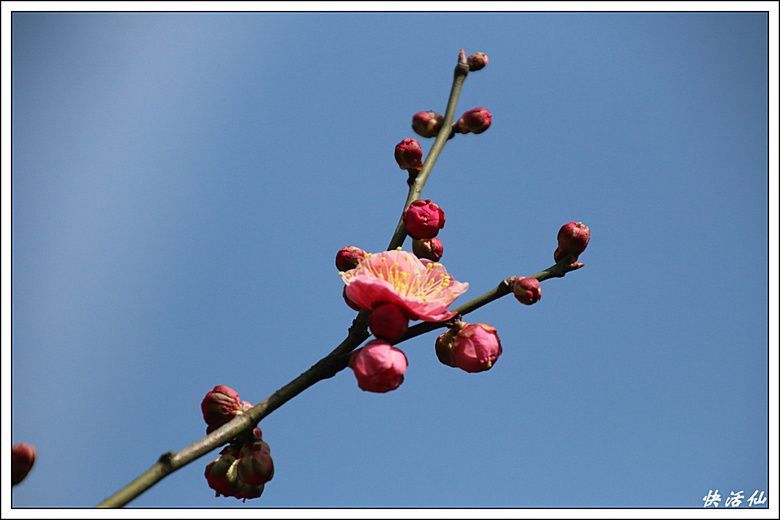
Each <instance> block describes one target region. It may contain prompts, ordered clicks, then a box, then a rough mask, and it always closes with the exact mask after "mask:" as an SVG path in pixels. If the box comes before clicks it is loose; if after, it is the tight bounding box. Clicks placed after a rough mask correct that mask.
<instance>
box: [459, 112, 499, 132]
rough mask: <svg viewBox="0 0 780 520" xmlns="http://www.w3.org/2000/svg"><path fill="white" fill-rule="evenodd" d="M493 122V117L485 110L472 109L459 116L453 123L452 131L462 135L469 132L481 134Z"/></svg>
mask: <svg viewBox="0 0 780 520" xmlns="http://www.w3.org/2000/svg"><path fill="white" fill-rule="evenodd" d="M492 122H493V116H492V115H491V114H490V111H488V109H487V108H481V107H479V108H472V109H471V110H467V111H465V112H464V113H463V115H462V116H460V119H458V121H457V122H456V123H455V125H454V128H453V130H454V131H455V132H460V133H462V134H467V133H469V132H471V133H473V134H481V133H482V132H484V131H485V130H487V129H488V128H490V124H491V123H492Z"/></svg>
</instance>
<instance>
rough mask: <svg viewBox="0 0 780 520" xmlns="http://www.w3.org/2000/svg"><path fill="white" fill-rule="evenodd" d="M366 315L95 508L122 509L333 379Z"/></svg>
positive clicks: (361, 334)
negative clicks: (265, 392)
mask: <svg viewBox="0 0 780 520" xmlns="http://www.w3.org/2000/svg"><path fill="white" fill-rule="evenodd" d="M368 315H369V312H368V311H360V312H359V313H358V315H357V317H356V318H355V320H354V321H353V322H352V326H351V327H350V328H349V334H348V335H347V337H346V338H345V339H344V341H342V342H341V343H340V344H339V345H338V346H337V347H336V348H335V349H334V350H333V351H332V352H331V353H330V354H328V355H327V356H325V357H324V358H322V359H320V360H319V361H317V362H316V363H315V364H314V365H312V366H311V367H310V368H309V369H308V370H306V371H305V372H303V373H302V374H300V375H299V376H298V377H296V378H295V379H293V380H292V381H290V382H289V383H287V384H286V385H285V386H283V387H282V388H280V389H279V390H277V391H276V392H274V393H273V394H271V395H270V396H268V397H267V398H266V399H264V400H263V401H262V402H260V403H259V404H257V405H256V406H254V407H253V408H251V409H249V410H248V411H247V412H245V413H243V414H241V415H238V416H236V417H235V418H234V419H232V420H231V421H230V422H228V423H227V424H225V425H223V426H221V427H220V428H218V429H216V430H214V431H213V432H211V433H210V434H209V435H206V436H205V437H203V438H202V439H200V440H198V441H196V442H194V443H192V444H190V445H189V446H187V447H186V448H183V449H182V450H180V451H178V452H177V453H171V452H168V453H164V454H163V455H162V456H160V458H159V460H158V461H157V462H156V463H155V464H154V465H153V466H152V467H151V468H149V469H148V470H146V471H145V472H144V473H143V474H141V475H140V476H139V477H138V478H136V479H135V480H133V481H132V482H130V483H129V484H127V485H126V486H125V487H123V488H122V489H120V490H119V491H117V492H116V493H114V494H113V495H111V496H110V497H108V498H106V499H105V500H103V501H102V502H100V503H99V504H98V505H97V506H96V507H100V508H113V507H123V506H125V505H127V504H128V503H129V502H130V501H131V500H133V499H135V498H137V497H138V496H140V495H141V494H142V493H143V492H144V491H146V490H147V489H149V488H150V487H152V486H153V485H155V484H156V483H157V482H159V481H161V480H162V479H163V478H165V477H167V476H168V475H170V474H171V473H173V472H174V471H176V470H178V469H180V468H182V467H184V466H186V465H187V464H189V463H190V462H193V461H194V460H196V459H198V458H200V457H202V456H203V455H205V454H206V453H208V452H210V451H212V450H214V449H215V448H218V447H220V446H222V445H224V444H225V443H227V442H229V441H230V440H231V439H232V438H234V437H236V436H238V435H241V434H243V433H246V432H249V431H251V430H252V428H254V427H255V426H256V425H257V423H259V422H260V420H261V419H263V418H264V417H266V416H268V415H269V414H270V413H271V412H273V411H274V410H276V409H277V408H279V407H280V406H282V405H283V404H284V403H286V402H287V401H289V400H290V399H292V398H293V397H295V396H296V395H298V394H300V393H301V392H303V391H304V390H306V389H307V388H309V387H310V386H312V385H314V384H315V383H317V382H319V381H322V380H323V379H328V378H330V377H333V376H334V375H336V374H337V373H338V372H340V371H341V370H343V369H344V368H346V364H344V363H343V358H344V355H345V354H348V353H349V352H351V351H353V350H354V349H355V348H357V347H358V346H359V345H360V344H361V343H363V341H365V340H366V339H367V338H368V336H369V333H368V331H367V328H366V323H367V320H368Z"/></svg>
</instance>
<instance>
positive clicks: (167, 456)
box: [97, 49, 582, 508]
mask: <svg viewBox="0 0 780 520" xmlns="http://www.w3.org/2000/svg"><path fill="white" fill-rule="evenodd" d="M468 71H469V67H468V63H467V61H466V53H465V52H464V51H463V50H462V49H461V51H460V53H459V55H458V64H457V66H456V67H455V74H454V78H453V83H452V88H451V90H450V96H449V99H448V102H447V109H446V113H445V116H444V122H443V123H442V128H441V130H440V131H439V134H438V135H437V136H436V140H435V142H434V143H433V146H432V147H431V150H430V152H429V153H428V157H427V158H426V160H425V162H424V164H423V169H422V170H421V171H420V172H419V173H418V174H417V175H416V176H415V177H414V178H412V177H411V176H410V179H409V181H410V182H409V195H408V196H407V200H406V203H405V204H404V210H405V209H406V208H408V207H409V205H410V204H411V203H412V202H413V201H414V200H416V199H419V198H420V195H421V194H422V189H423V187H424V186H425V182H426V181H427V179H428V176H429V175H430V173H431V170H432V169H433V165H434V164H435V163H436V159H437V158H438V156H439V154H440V153H441V151H442V149H443V148H444V144H445V143H446V142H447V140H448V139H449V138H450V137H451V136H452V121H453V118H454V115H455V107H456V105H457V101H458V97H459V96H460V91H461V87H462V86H463V81H464V80H465V78H466V76H467V75H468ZM405 238H406V229H405V226H404V223H403V219H401V220H400V221H399V223H398V226H397V227H396V230H395V233H394V235H393V238H392V240H391V242H390V245H389V246H388V250H392V249H395V248H397V247H399V246H400V245H401V244H403V241H404V239H405ZM580 267H582V264H576V263H570V259H569V258H568V257H567V258H565V259H563V260H562V261H561V262H559V263H557V264H556V265H554V266H551V267H549V268H548V269H546V270H544V271H541V272H540V273H537V274H535V275H533V277H534V278H537V279H538V280H539V281H540V282H541V281H543V280H546V279H549V278H554V277H562V276H564V275H565V274H566V272H568V271H572V270H574V269H579V268H580ZM512 280H513V277H512V278H508V279H506V280H502V282H501V283H500V284H499V285H498V286H497V287H496V288H495V289H493V290H491V291H488V292H487V293H485V294H483V295H482V296H479V297H478V298H475V299H474V300H471V301H470V302H468V303H465V304H463V305H461V306H460V307H458V308H456V309H453V310H454V312H456V313H458V315H457V317H460V316H463V315H465V314H468V313H470V312H472V311H474V310H476V309H478V308H480V307H482V306H484V305H487V304H488V303H490V302H492V301H494V300H496V299H498V298H501V297H502V296H505V295H506V294H509V293H510V292H511V289H510V285H511V282H512ZM369 315H370V311H367V310H361V311H360V312H359V313H358V315H357V317H356V318H355V320H354V321H353V322H352V326H351V327H350V328H349V333H348V335H347V337H346V338H345V339H344V341H342V342H341V343H340V344H339V345H338V346H337V347H336V348H335V349H334V350H333V351H331V352H330V353H329V354H328V355H327V356H325V357H324V358H322V359H320V360H319V361H317V362H316V363H315V364H314V365H312V366H311V367H310V368H309V369H308V370H306V371H305V372H303V373H302V374H300V375H299V376H298V377H296V378H295V379H293V380H292V381H290V382H289V383H287V384H286V385H285V386H283V387H282V388H280V389H279V390H277V391H275V392H274V393H273V394H271V395H270V396H268V397H267V398H266V399H265V400H263V401H262V402H260V403H259V404H257V405H256V406H254V407H252V408H251V409H250V410H248V411H246V412H245V413H243V414H241V415H239V416H237V417H235V418H234V419H233V420H231V421H230V422H228V423H227V424H225V425H223V426H221V427H220V428H218V429H217V430H215V431H213V432H212V433H210V434H209V435H207V436H205V437H203V438H202V439H200V440H198V441H196V442H194V443H192V444H190V445H189V446H187V447H185V448H183V449H181V450H180V451H178V452H177V453H172V452H167V453H164V454H163V455H161V456H160V458H159V459H158V460H157V462H156V463H155V464H154V465H153V466H152V467H151V468H149V469H148V470H147V471H145V472H144V473H142V474H141V475H140V476H139V477H137V478H136V479H135V480H133V481H132V482H130V483H129V484H127V485H126V486H125V487H123V488H122V489H120V490H119V491H117V492H116V493H114V494H113V495H111V496H110V497H108V498H106V499H105V500H103V501H102V502H101V503H99V504H98V505H97V507H101V508H110V507H122V506H124V505H127V504H128V503H129V502H130V501H132V500H133V499H135V498H137V497H138V496H140V495H141V494H142V493H143V492H144V491H146V490H147V489H149V488H150V487H152V486H154V485H155V484H156V483H158V482H159V481H161V480H162V479H163V478H165V477H166V476H168V475H170V474H171V473H173V472H174V471H176V470H178V469H180V468H182V467H184V466H186V465H187V464H189V463H190V462H193V461H194V460H196V459H198V458H200V457H202V456H203V455H205V454H206V453H208V452H210V451H212V450H214V449H216V448H218V447H220V446H222V445H224V444H226V443H228V442H229V441H230V440H231V439H234V438H235V437H237V436H239V435H243V434H245V433H246V432H249V431H251V430H252V429H253V428H254V427H255V426H256V425H257V424H258V423H259V422H260V421H261V420H262V419H263V418H264V417H267V416H268V415H269V414H270V413H272V412H273V411H274V410H276V409H277V408H279V407H280V406H282V405H283V404H284V403H286V402H288V401H289V400H290V399H292V398H294V397H295V396H297V395H298V394H300V393H301V392H303V391H304V390H306V389H307V388H309V387H311V386H313V385H314V384H316V383H317V382H319V381H322V380H323V379H328V378H330V377H333V376H334V375H336V374H337V373H338V372H340V371H341V370H344V369H345V368H346V367H347V366H348V362H349V357H350V353H351V352H352V351H354V350H355V349H356V348H357V347H358V346H359V345H360V344H361V343H363V341H365V340H366V339H367V338H368V337H369V336H370V334H369V332H368V329H367V323H368V316H369ZM453 321H454V319H453V320H448V321H444V322H431V323H429V322H425V323H420V324H418V325H415V326H413V327H410V328H409V330H408V331H407V333H406V334H405V335H404V336H402V337H401V338H400V339H399V340H397V341H395V342H394V343H400V342H402V341H406V340H408V339H411V338H413V337H415V336H419V335H420V334H423V333H425V332H429V331H431V330H435V329H437V328H441V327H446V326H451V325H452V323H453Z"/></svg>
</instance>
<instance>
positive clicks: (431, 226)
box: [403, 199, 445, 238]
mask: <svg viewBox="0 0 780 520" xmlns="http://www.w3.org/2000/svg"><path fill="white" fill-rule="evenodd" d="M403 221H404V225H405V226H406V232H407V233H408V234H409V236H410V237H412V238H433V237H435V236H436V235H438V234H439V230H440V229H441V228H443V227H444V222H445V218H444V211H443V210H442V209H441V208H440V207H439V206H437V205H436V204H434V203H433V202H431V201H430V200H420V199H417V200H415V201H412V204H411V205H410V206H409V207H408V208H406V210H405V211H404V214H403Z"/></svg>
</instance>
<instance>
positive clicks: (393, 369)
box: [349, 339, 408, 393]
mask: <svg viewBox="0 0 780 520" xmlns="http://www.w3.org/2000/svg"><path fill="white" fill-rule="evenodd" d="M407 365H408V362H407V360H406V354H404V353H403V351H401V350H400V349H397V348H395V347H393V346H391V345H390V343H388V342H387V341H385V340H382V339H375V340H373V341H369V342H368V343H366V344H365V346H364V347H363V348H359V349H358V350H356V351H355V352H353V353H352V356H351V357H350V359H349V366H350V368H351V369H352V370H353V371H354V372H355V378H356V379H357V382H358V386H359V387H360V388H361V390H366V391H368V392H377V393H384V392H389V391H390V390H395V389H396V388H398V387H399V386H401V383H403V382H404V372H406V367H407Z"/></svg>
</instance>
